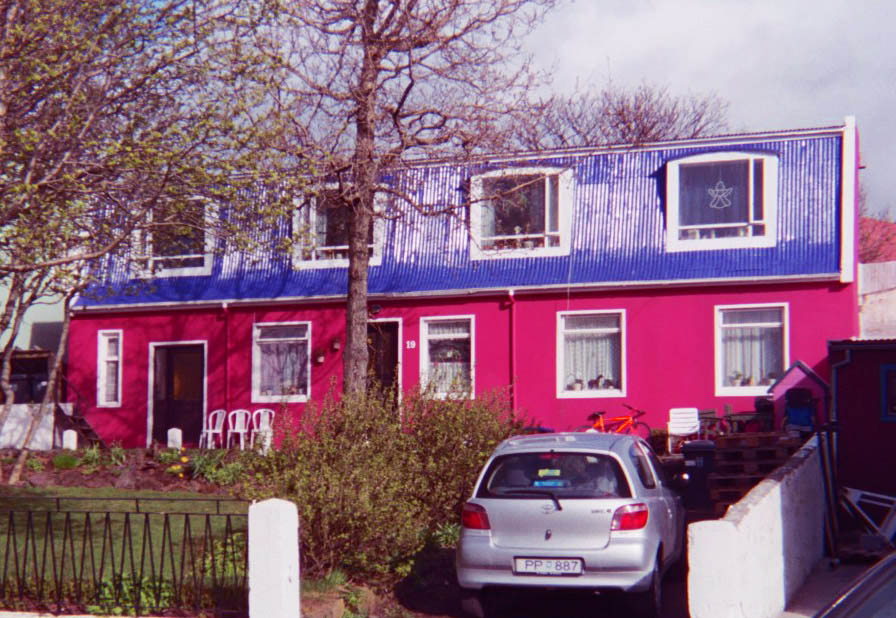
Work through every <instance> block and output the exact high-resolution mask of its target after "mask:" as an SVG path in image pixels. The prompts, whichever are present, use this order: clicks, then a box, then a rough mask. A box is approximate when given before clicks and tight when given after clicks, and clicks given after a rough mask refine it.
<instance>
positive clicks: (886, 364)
mask: <svg viewBox="0 0 896 618" xmlns="http://www.w3.org/2000/svg"><path fill="white" fill-rule="evenodd" d="M828 357H829V359H830V363H831V375H832V387H833V405H832V407H831V420H832V421H836V422H837V424H838V426H839V433H838V438H837V443H836V444H837V448H836V450H837V455H836V456H837V468H838V483H839V484H840V485H841V486H844V485H845V486H848V487H855V488H857V489H862V490H866V491H873V492H878V493H883V494H888V495H896V454H894V450H893V445H894V444H896V339H873V340H871V339H847V340H842V341H829V342H828Z"/></svg>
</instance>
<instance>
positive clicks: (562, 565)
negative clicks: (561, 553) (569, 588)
mask: <svg viewBox="0 0 896 618" xmlns="http://www.w3.org/2000/svg"><path fill="white" fill-rule="evenodd" d="M514 571H515V572H516V573H520V574H523V575H581V574H582V560H581V559H580V558H514Z"/></svg>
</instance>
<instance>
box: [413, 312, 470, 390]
mask: <svg viewBox="0 0 896 618" xmlns="http://www.w3.org/2000/svg"><path fill="white" fill-rule="evenodd" d="M459 320H466V321H468V322H469V323H470V336H469V337H470V392H469V397H470V399H475V397H476V316H474V315H472V314H467V315H434V316H427V317H423V318H420V385H421V387H423V388H425V389H428V388H429V342H430V340H431V339H457V338H458V337H457V336H450V335H443V336H438V335H437V336H434V337H431V336H430V334H429V325H430V324H432V323H433V322H456V321H459ZM431 394H432V395H433V396H435V397H437V398H439V399H445V398H447V397H448V396H449V395H451V394H453V393H451V392H442V391H435V390H434V391H432V393H431Z"/></svg>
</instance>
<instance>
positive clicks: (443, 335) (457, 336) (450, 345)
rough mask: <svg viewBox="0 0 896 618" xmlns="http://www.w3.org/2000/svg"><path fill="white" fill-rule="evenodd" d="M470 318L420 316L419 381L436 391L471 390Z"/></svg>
mask: <svg viewBox="0 0 896 618" xmlns="http://www.w3.org/2000/svg"><path fill="white" fill-rule="evenodd" d="M472 333H473V321H472V318H450V319H425V320H423V338H424V340H423V347H422V349H423V356H424V358H423V362H422V363H421V369H422V371H423V374H424V375H423V379H422V380H421V381H422V382H423V384H425V385H427V387H428V388H429V389H431V390H432V392H433V393H434V394H436V395H440V396H446V395H448V394H450V393H458V394H460V393H463V394H467V393H472V391H473V362H472V361H473V358H472Z"/></svg>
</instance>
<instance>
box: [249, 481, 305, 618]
mask: <svg viewBox="0 0 896 618" xmlns="http://www.w3.org/2000/svg"><path fill="white" fill-rule="evenodd" d="M299 595H300V590H299V512H298V510H297V509H296V505H295V504H293V503H292V502H289V501H288V500H280V499H277V498H272V499H270V500H265V501H263V502H256V503H254V504H252V505H250V506H249V618H299V615H300V612H301V603H300V602H299Z"/></svg>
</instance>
